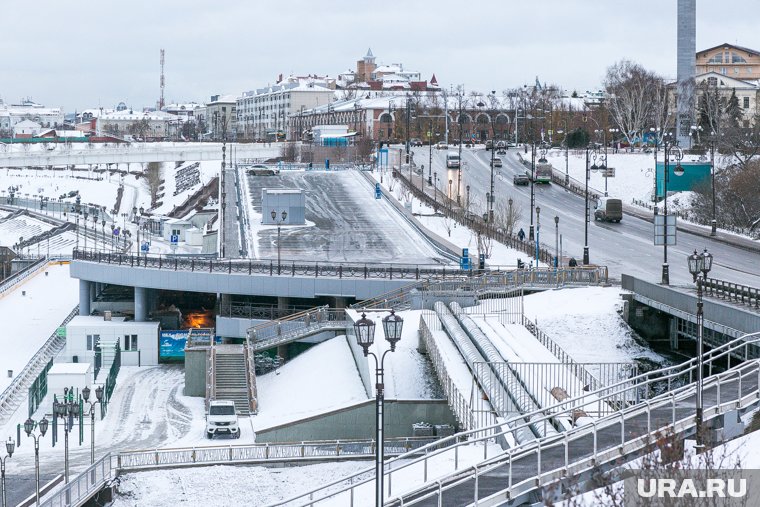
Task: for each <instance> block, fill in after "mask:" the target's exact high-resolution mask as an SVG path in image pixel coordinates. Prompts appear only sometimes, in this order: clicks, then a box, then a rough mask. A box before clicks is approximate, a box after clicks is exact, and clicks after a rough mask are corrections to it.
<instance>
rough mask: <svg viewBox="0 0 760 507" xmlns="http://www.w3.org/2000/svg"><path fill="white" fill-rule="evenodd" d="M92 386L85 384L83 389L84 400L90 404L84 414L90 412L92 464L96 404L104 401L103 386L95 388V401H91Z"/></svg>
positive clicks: (91, 462) (92, 457) (93, 461)
mask: <svg viewBox="0 0 760 507" xmlns="http://www.w3.org/2000/svg"><path fill="white" fill-rule="evenodd" d="M90 392H91V391H90V388H89V387H87V386H85V387H84V388H83V389H82V398H83V399H84V402H85V403H87V404H88V405H89V409H88V412H85V413H84V414H83V415H87V414H88V413H89V414H90V464H93V463H95V405H97V404H99V403H100V404H101V406H102V403H103V386H98V387H96V388H95V398H96V400H95V401H90Z"/></svg>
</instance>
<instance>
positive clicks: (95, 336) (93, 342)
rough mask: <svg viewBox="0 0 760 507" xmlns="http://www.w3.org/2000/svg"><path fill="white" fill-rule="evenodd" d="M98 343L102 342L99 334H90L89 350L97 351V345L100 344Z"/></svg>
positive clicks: (88, 340) (88, 337) (88, 338)
mask: <svg viewBox="0 0 760 507" xmlns="http://www.w3.org/2000/svg"><path fill="white" fill-rule="evenodd" d="M98 341H100V335H99V334H88V335H87V350H95V345H97V344H98Z"/></svg>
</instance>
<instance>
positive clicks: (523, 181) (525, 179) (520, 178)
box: [512, 173, 530, 185]
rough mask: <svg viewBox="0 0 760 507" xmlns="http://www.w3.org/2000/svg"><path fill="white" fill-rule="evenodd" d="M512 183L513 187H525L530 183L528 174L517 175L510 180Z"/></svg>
mask: <svg viewBox="0 0 760 507" xmlns="http://www.w3.org/2000/svg"><path fill="white" fill-rule="evenodd" d="M512 183H514V184H515V185H527V184H529V183H530V176H528V173H517V174H515V177H514V178H513V179H512Z"/></svg>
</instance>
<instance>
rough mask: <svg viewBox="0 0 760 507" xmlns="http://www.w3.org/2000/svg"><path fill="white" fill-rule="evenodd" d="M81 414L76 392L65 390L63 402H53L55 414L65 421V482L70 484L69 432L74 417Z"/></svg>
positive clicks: (66, 388) (65, 388)
mask: <svg viewBox="0 0 760 507" xmlns="http://www.w3.org/2000/svg"><path fill="white" fill-rule="evenodd" d="M78 412H79V403H77V402H76V401H74V391H73V390H72V391H69V388H68V387H64V388H63V401H58V400H55V401H53V414H54V415H55V416H57V417H60V418H61V419H63V431H64V434H65V435H64V481H65V483H66V484H68V483H69V432H70V431H71V429H72V427H73V426H74V416H75V415H77V413H78Z"/></svg>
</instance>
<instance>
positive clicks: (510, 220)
mask: <svg viewBox="0 0 760 507" xmlns="http://www.w3.org/2000/svg"><path fill="white" fill-rule="evenodd" d="M507 204H509V215H508V217H507V225H508V226H509V231H508V233H509V235H510V236H512V231H513V230H514V228H515V217H514V215H512V204H514V201H513V200H512V198H511V197H510V198H509V199H508V200H507Z"/></svg>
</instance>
